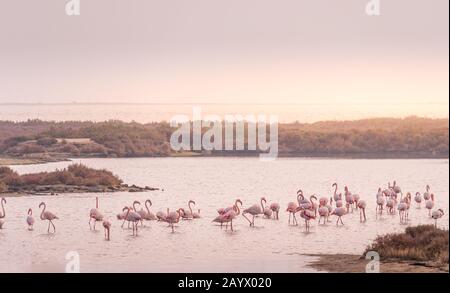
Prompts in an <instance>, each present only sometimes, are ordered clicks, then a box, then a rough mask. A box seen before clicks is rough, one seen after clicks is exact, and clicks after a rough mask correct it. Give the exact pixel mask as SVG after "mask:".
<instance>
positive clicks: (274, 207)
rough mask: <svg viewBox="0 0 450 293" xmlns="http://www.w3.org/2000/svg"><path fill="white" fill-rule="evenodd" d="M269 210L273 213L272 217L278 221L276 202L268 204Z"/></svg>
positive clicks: (278, 207)
mask: <svg viewBox="0 0 450 293" xmlns="http://www.w3.org/2000/svg"><path fill="white" fill-rule="evenodd" d="M270 209H271V210H272V212H273V216H274V218H275V219H276V220H278V213H279V212H280V205H279V204H278V203H276V202H273V203H271V204H270Z"/></svg>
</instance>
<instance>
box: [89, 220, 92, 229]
mask: <svg viewBox="0 0 450 293" xmlns="http://www.w3.org/2000/svg"><path fill="white" fill-rule="evenodd" d="M91 219H92V218H91V217H89V230H92V228H91Z"/></svg>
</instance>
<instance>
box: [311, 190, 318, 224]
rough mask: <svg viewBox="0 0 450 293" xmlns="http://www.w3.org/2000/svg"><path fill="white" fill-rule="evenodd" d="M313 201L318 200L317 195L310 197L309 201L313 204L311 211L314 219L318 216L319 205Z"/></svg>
mask: <svg viewBox="0 0 450 293" xmlns="http://www.w3.org/2000/svg"><path fill="white" fill-rule="evenodd" d="M313 199H314V200H315V201H316V200H317V197H316V195H315V194H313V195H311V196H310V197H309V201H310V203H311V207H310V208H309V209H310V210H311V211H313V212H314V218H315V217H316V216H317V208H318V207H317V204H316V203H315V202H313Z"/></svg>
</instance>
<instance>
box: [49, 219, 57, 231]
mask: <svg viewBox="0 0 450 293" xmlns="http://www.w3.org/2000/svg"><path fill="white" fill-rule="evenodd" d="M50 223H51V224H52V226H53V233H56V227H55V224H53V222H52V221H51V220H50Z"/></svg>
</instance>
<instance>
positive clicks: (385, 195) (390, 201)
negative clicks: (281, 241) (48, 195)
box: [0, 181, 444, 240]
mask: <svg viewBox="0 0 450 293" xmlns="http://www.w3.org/2000/svg"><path fill="white" fill-rule="evenodd" d="M332 187H333V188H334V193H333V195H332V196H331V197H330V198H329V199H328V197H320V198H319V199H317V195H315V194H313V195H310V196H309V198H307V197H305V195H304V193H303V191H302V190H301V189H299V190H298V191H297V201H296V202H295V201H292V202H289V203H288V205H287V209H286V212H288V213H289V219H288V225H295V226H297V225H298V222H297V218H296V215H297V214H298V215H299V216H300V217H301V218H302V219H303V220H304V221H305V229H306V231H309V229H310V221H311V220H315V219H316V218H317V217H319V224H321V222H322V221H323V224H326V222H330V220H329V217H330V216H332V215H334V216H337V220H336V226H339V224H341V225H344V222H343V221H342V217H343V216H344V215H346V214H347V213H350V212H353V210H354V209H355V210H359V217H360V222H365V221H366V220H367V218H366V206H367V204H366V202H365V201H364V200H360V197H359V195H358V194H352V193H351V192H350V190H349V188H348V187H347V186H345V187H344V195H342V193H340V192H338V185H337V183H333V185H332ZM430 190H431V189H430V186H429V185H427V186H426V191H425V192H424V193H423V194H421V193H420V192H416V194H415V196H414V201H415V202H416V205H417V208H420V206H421V203H422V201H425V207H426V208H427V209H428V214H429V216H430V217H431V218H432V219H434V220H435V226H436V225H437V220H438V219H440V218H441V217H442V216H443V215H444V211H443V210H442V209H437V210H434V211H433V212H432V211H431V210H432V209H433V208H434V194H433V193H432V192H431V191H430ZM399 197H400V198H399ZM317 202H318V203H317ZM333 203H334V205H335V207H334V208H333ZM411 203H412V195H411V193H410V192H407V193H406V195H405V196H403V192H402V190H401V188H400V186H398V185H397V183H396V181H394V182H393V185H391V184H390V183H388V187H387V188H386V189H384V190H382V188H381V187H380V188H378V192H377V194H376V210H375V214H376V215H377V217H378V215H382V214H383V211H386V213H387V214H391V215H395V214H396V211H398V213H399V216H400V223H406V222H407V221H408V215H409V210H410V207H411ZM4 204H6V199H5V198H2V199H1V208H2V210H1V211H0V229H2V227H3V225H4V220H2V219H3V218H5V216H6V213H5V207H4ZM139 206H141V203H140V202H139V201H134V202H133V204H132V205H131V206H125V207H124V208H123V209H122V212H121V213H119V214H117V219H118V220H121V221H122V225H121V227H122V228H123V227H124V225H125V223H126V222H127V223H128V228H130V225H131V229H132V230H133V236H137V233H138V225H139V224H141V226H144V221H152V220H155V221H160V222H166V223H168V224H169V227H170V228H171V229H172V232H174V225H175V224H176V223H179V221H180V219H181V220H192V219H198V218H200V210H199V209H198V210H197V211H194V210H193V207H194V206H195V201H193V200H189V202H188V208H187V209H185V208H179V209H177V210H175V211H170V210H169V209H167V210H166V211H165V212H164V211H159V212H157V213H156V214H154V213H153V212H151V211H150V207H151V206H152V202H151V200H150V199H147V200H146V201H145V203H144V207H145V209H144V208H143V207H141V208H139ZM39 208H40V209H42V210H41V214H40V216H39V218H40V220H43V221H48V227H47V232H48V233H50V230H51V228H53V233H55V232H56V227H55V225H54V223H53V220H56V219H58V217H57V216H56V215H55V214H54V213H52V212H49V211H47V210H46V204H45V203H44V202H41V203H40V204H39ZM241 209H242V201H241V200H240V199H237V200H236V201H235V202H234V204H233V205H231V206H229V207H226V208H220V209H218V210H217V213H218V215H217V217H216V218H215V219H214V220H213V222H215V223H219V224H220V226H221V227H223V225H224V224H225V227H226V228H225V229H226V230H228V225H230V229H231V231H233V220H234V219H236V218H237V217H238V216H239V215H240V214H241ZM279 212H280V205H279V204H278V203H275V202H274V203H271V204H270V205H267V200H266V198H264V197H262V198H261V200H260V203H259V204H254V205H252V206H250V207H249V208H246V209H243V210H242V216H243V217H244V218H245V219H246V220H247V221H248V223H249V225H250V226H254V225H255V218H256V217H258V216H262V217H264V218H266V219H275V220H278V218H279V217H278V214H279ZM27 214H28V215H27V218H26V223H27V224H28V229H29V230H33V225H34V218H33V211H32V209H31V208H30V209H28V212H27ZM96 222H102V225H103V228H104V232H105V239H107V240H109V239H110V237H109V235H110V233H109V232H110V228H111V222H110V221H108V220H107V219H105V217H104V216H103V214H102V213H101V212H100V210H99V205H98V197H96V204H95V208H93V209H91V210H90V212H89V228H90V229H94V230H95V224H96ZM92 224H93V225H92Z"/></svg>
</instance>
